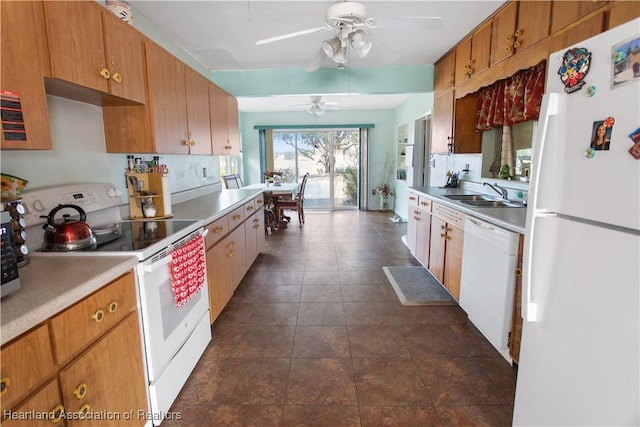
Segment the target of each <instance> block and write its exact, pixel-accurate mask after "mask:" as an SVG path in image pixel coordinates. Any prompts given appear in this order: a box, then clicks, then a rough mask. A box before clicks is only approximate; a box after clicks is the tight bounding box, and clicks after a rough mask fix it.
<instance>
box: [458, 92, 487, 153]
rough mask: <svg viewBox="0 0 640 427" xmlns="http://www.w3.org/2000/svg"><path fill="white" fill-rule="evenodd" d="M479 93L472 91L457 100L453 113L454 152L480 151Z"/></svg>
mask: <svg viewBox="0 0 640 427" xmlns="http://www.w3.org/2000/svg"><path fill="white" fill-rule="evenodd" d="M477 109H478V94H477V93H471V94H469V95H467V96H465V97H464V98H459V99H456V100H455V106H454V115H453V152H454V153H456V154H459V153H480V152H481V151H482V133H481V132H476V111H477Z"/></svg>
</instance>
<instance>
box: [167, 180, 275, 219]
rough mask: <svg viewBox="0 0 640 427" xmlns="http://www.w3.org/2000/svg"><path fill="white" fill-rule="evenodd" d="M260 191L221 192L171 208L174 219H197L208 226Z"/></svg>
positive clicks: (243, 189) (240, 189) (234, 190)
mask: <svg viewBox="0 0 640 427" xmlns="http://www.w3.org/2000/svg"><path fill="white" fill-rule="evenodd" d="M262 192H263V191H262V190H255V189H253V190H252V189H246V188H239V189H233V190H221V191H218V192H215V193H211V194H207V195H204V196H200V197H195V198H193V199H191V200H187V201H186V202H182V203H178V204H177V205H173V206H172V211H173V218H174V219H197V220H203V221H204V223H205V224H208V223H210V222H212V221H215V220H216V219H218V218H220V217H222V216H223V215H226V214H228V213H229V212H231V211H232V210H234V209H236V208H238V207H240V206H242V205H243V204H245V203H247V202H248V201H250V200H251V199H253V198H254V197H256V196H257V195H258V194H260V193H262Z"/></svg>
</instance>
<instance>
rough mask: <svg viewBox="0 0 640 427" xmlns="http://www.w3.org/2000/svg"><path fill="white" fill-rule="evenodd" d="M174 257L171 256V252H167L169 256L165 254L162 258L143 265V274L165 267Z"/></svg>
mask: <svg viewBox="0 0 640 427" xmlns="http://www.w3.org/2000/svg"><path fill="white" fill-rule="evenodd" d="M172 259H173V258H172V257H171V254H167V256H165V257H164V258H162V259H161V260H159V261H156V262H152V263H150V264H147V265H145V266H144V267H143V269H144V272H143V274H144V273H153V272H154V271H156V270H157V269H159V268H160V267H163V266H165V265H167V264H169V263H170V262H171V260H172Z"/></svg>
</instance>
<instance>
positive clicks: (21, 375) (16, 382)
mask: <svg viewBox="0 0 640 427" xmlns="http://www.w3.org/2000/svg"><path fill="white" fill-rule="evenodd" d="M134 286H135V285H134V281H133V273H132V272H130V273H127V274H125V275H123V276H121V277H120V278H119V279H117V280H115V281H113V282H111V283H110V284H108V285H107V286H105V287H103V288H102V289H100V290H98V291H97V292H95V293H94V294H92V295H89V296H88V297H86V298H85V299H83V300H81V301H80V302H78V303H76V304H74V305H73V306H72V307H70V308H68V309H66V310H64V311H63V312H62V313H60V314H58V315H56V316H54V317H53V318H51V319H49V320H48V321H47V322H46V323H44V324H42V325H40V326H38V327H36V328H34V329H32V330H31V331H29V332H26V333H25V334H23V335H21V336H20V337H18V338H16V339H15V340H13V341H11V342H9V343H7V344H5V345H4V346H3V347H2V350H1V360H2V372H1V377H2V384H3V386H2V389H3V391H2V425H7V426H13V425H29V426H39V425H51V420H49V419H47V420H39V419H32V418H33V417H45V418H49V417H52V418H55V416H61V418H62V419H61V420H60V421H59V422H60V424H59V425H66V426H68V427H74V426H86V425H91V426H127V427H129V426H142V425H144V424H145V421H146V420H145V417H138V414H139V413H145V414H146V412H147V411H148V403H147V391H146V377H145V374H144V361H143V353H142V351H143V347H142V336H141V333H140V323H139V317H138V312H137V309H136V303H135V298H134V300H133V305H129V304H126V303H125V302H123V301H121V302H120V303H119V304H115V305H114V304H111V303H110V302H109V301H111V302H113V301H115V300H116V299H117V298H119V297H121V296H122V295H121V293H129V292H131V293H133V294H134V295H135V287H134ZM129 288H130V289H129ZM105 301H106V302H105ZM103 302H104V304H105V306H104V310H103V312H102V314H101V315H98V314H97V313H98V310H102V309H101V308H96V309H95V310H94V311H93V312H92V314H93V315H95V317H92V316H89V318H90V319H91V321H92V322H94V323H96V324H103V325H108V327H107V328H106V329H100V330H99V331H98V332H96V331H95V330H94V331H91V332H90V333H88V334H87V333H86V330H87V329H90V328H91V326H90V325H87V324H86V323H83V321H82V319H83V316H78V315H80V314H82V313H84V312H85V308H86V307H87V306H94V305H95V304H96V303H98V306H101V305H100V304H102V303H103ZM109 310H111V312H109ZM115 313H117V315H116V314H115ZM69 315H70V316H71V317H69ZM108 316H112V318H113V319H116V321H115V323H110V322H109V318H108ZM98 319H100V320H98ZM63 320H64V321H63ZM103 322H104V323H103ZM61 329H64V331H61ZM74 331H75V333H76V334H77V335H78V336H79V338H74V337H73V333H74ZM67 339H68V340H69V341H70V342H72V343H73V345H72V346H71V347H70V348H69V351H67V349H64V347H63V346H61V345H60V344H61V340H62V341H67ZM56 349H57V352H58V356H57V357H55V355H56ZM61 349H64V350H63V351H62V353H61V352H60V351H61ZM61 354H62V355H64V356H60V355H61ZM71 354H73V357H72V358H68V357H67V355H71ZM54 359H58V360H57V363H54ZM132 411H133V412H132ZM81 413H86V417H85V419H82V418H81V416H80V415H81ZM131 414H132V415H131ZM129 415H130V416H129ZM20 417H23V419H20ZM24 417H31V418H29V419H24ZM40 421H42V422H40Z"/></svg>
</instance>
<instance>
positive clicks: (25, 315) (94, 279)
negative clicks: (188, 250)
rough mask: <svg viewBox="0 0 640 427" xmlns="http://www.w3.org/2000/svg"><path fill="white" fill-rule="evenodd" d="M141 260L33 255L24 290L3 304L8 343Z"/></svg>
mask: <svg viewBox="0 0 640 427" xmlns="http://www.w3.org/2000/svg"><path fill="white" fill-rule="evenodd" d="M137 263H138V260H137V259H136V258H135V257H132V256H114V257H110V256H109V257H74V256H72V255H70V256H68V257H66V256H65V257H32V258H31V261H30V262H29V264H27V265H25V266H24V267H20V269H19V270H18V274H19V275H20V289H18V290H17V291H15V292H12V293H11V294H9V295H7V296H5V297H4V298H2V302H1V303H0V326H1V328H0V339H1V342H0V344H1V345H4V344H5V343H7V342H8V341H10V340H12V339H13V338H15V337H17V336H19V335H20V334H22V333H24V332H26V331H28V330H29V329H31V328H33V327H34V326H37V325H39V324H40V323H42V322H44V321H45V320H47V319H48V318H50V317H52V316H54V315H55V314H57V313H59V312H60V311H62V310H64V309H66V308H68V307H70V306H72V305H73V304H75V303H76V302H78V301H80V300H81V299H83V298H84V297H86V296H87V295H89V294H91V293H93V292H95V291H97V290H98V289H100V288H102V287H103V286H105V285H106V284H108V283H109V282H111V281H112V280H115V279H117V278H118V277H120V276H121V275H123V274H125V273H127V272H128V271H130V270H131V269H132V268H133V267H134V266H135V265H136V264H137Z"/></svg>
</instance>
